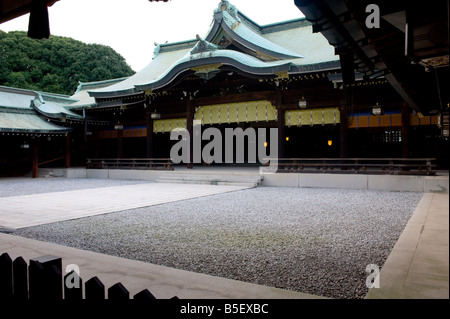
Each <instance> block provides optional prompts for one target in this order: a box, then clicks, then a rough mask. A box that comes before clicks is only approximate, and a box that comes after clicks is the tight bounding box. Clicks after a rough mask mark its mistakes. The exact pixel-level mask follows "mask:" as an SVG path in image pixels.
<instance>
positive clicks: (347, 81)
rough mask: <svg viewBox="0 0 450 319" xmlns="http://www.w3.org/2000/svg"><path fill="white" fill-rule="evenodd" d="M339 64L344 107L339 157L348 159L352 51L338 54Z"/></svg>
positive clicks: (351, 103) (353, 69)
mask: <svg viewBox="0 0 450 319" xmlns="http://www.w3.org/2000/svg"><path fill="white" fill-rule="evenodd" d="M339 61H340V63H341V71H342V82H343V84H344V95H345V105H344V106H342V107H341V110H340V111H341V116H340V117H341V120H340V122H341V124H340V140H341V145H340V153H341V154H340V156H341V158H347V157H348V110H349V109H350V108H351V107H352V105H353V87H352V85H353V84H354V83H355V62H354V53H353V52H352V51H342V52H340V53H339Z"/></svg>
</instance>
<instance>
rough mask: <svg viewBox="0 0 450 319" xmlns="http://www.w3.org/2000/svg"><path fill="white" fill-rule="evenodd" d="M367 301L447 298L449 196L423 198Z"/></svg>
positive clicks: (426, 195)
mask: <svg viewBox="0 0 450 319" xmlns="http://www.w3.org/2000/svg"><path fill="white" fill-rule="evenodd" d="M367 298H368V299H379V298H383V299H448V298H449V194H431V193H427V194H425V195H424V196H423V198H422V200H421V202H420V203H419V205H418V207H417V208H416V210H415V212H414V215H413V216H412V217H411V219H410V221H409V222H408V224H407V226H406V227H405V230H404V231H403V233H402V235H401V236H400V238H399V240H398V242H397V244H396V245H395V246H394V249H393V250H392V252H391V254H390V255H389V257H388V259H387V260H386V263H385V264H384V266H383V268H382V269H381V272H380V288H378V289H377V288H372V289H371V290H370V291H369V293H368V295H367Z"/></svg>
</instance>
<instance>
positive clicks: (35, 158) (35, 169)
mask: <svg viewBox="0 0 450 319" xmlns="http://www.w3.org/2000/svg"><path fill="white" fill-rule="evenodd" d="M32 144H33V145H32V169H31V171H32V175H33V178H38V177H39V140H38V138H37V137H35V138H34V139H33V142H32Z"/></svg>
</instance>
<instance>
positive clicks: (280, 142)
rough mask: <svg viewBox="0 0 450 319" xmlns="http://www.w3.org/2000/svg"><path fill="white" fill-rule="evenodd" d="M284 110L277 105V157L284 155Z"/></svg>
mask: <svg viewBox="0 0 450 319" xmlns="http://www.w3.org/2000/svg"><path fill="white" fill-rule="evenodd" d="M285 114H286V111H285V110H284V109H283V108H282V107H281V103H280V104H279V105H278V121H277V122H278V123H277V124H278V158H284V157H285V155H286V152H285V146H286V116H285Z"/></svg>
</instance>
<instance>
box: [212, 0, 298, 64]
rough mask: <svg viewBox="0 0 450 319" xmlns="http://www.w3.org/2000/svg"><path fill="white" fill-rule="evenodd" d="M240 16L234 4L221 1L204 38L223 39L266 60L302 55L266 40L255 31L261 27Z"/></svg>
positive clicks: (218, 40)
mask: <svg viewBox="0 0 450 319" xmlns="http://www.w3.org/2000/svg"><path fill="white" fill-rule="evenodd" d="M240 17H243V15H239V13H238V10H237V9H236V7H235V6H233V5H232V4H230V3H229V2H228V1H222V2H221V3H220V4H219V8H218V9H217V10H215V11H214V24H213V26H212V28H211V30H210V32H209V34H208V36H206V38H205V39H206V41H209V42H216V43H219V42H220V41H222V40H225V41H228V42H229V43H230V44H231V43H233V44H234V45H236V46H238V47H240V48H242V49H243V50H245V51H246V52H247V53H249V54H251V55H254V56H258V57H259V58H261V59H263V60H268V61H270V60H281V59H296V58H301V57H303V56H302V55H301V54H298V53H296V52H293V51H291V50H288V49H286V48H284V47H282V46H280V45H278V44H276V43H274V42H272V41H270V40H267V39H266V38H264V37H263V36H262V35H261V34H259V32H255V31H256V30H258V29H259V30H261V27H259V26H258V25H256V24H255V23H254V22H253V21H251V20H249V19H248V18H247V19H245V20H241V18H240ZM244 21H247V23H245V22H244ZM249 22H250V23H249ZM251 26H253V28H252V27H251ZM255 29H256V30H255Z"/></svg>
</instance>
